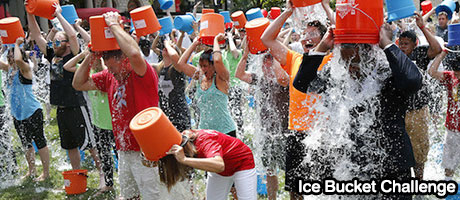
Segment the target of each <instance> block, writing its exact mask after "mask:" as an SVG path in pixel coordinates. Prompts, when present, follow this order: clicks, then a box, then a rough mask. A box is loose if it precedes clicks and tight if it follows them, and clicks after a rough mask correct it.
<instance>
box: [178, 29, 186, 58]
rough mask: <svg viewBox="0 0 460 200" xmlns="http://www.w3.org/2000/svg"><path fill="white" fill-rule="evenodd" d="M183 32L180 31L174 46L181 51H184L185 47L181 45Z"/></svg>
mask: <svg viewBox="0 0 460 200" xmlns="http://www.w3.org/2000/svg"><path fill="white" fill-rule="evenodd" d="M184 37H185V32H184V31H180V36H179V39H178V40H177V43H176V46H177V47H178V48H179V49H180V50H181V53H182V52H184V51H185V48H183V47H182V42H183V41H184Z"/></svg>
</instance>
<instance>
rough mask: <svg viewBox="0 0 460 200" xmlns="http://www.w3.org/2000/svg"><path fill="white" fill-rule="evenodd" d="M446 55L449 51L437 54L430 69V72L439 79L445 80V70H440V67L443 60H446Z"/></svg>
mask: <svg viewBox="0 0 460 200" xmlns="http://www.w3.org/2000/svg"><path fill="white" fill-rule="evenodd" d="M446 56H447V51H442V52H441V54H439V55H438V56H436V58H435V59H434V61H433V64H431V67H430V68H429V69H428V74H429V75H430V76H431V77H433V78H435V79H436V80H438V81H443V80H444V74H443V72H442V71H438V69H439V65H441V62H442V60H444V58H445V57H446Z"/></svg>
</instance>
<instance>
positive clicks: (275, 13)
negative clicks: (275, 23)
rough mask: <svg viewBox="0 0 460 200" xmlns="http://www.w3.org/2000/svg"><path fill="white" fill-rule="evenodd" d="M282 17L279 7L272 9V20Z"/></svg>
mask: <svg viewBox="0 0 460 200" xmlns="http://www.w3.org/2000/svg"><path fill="white" fill-rule="evenodd" d="M280 15H281V9H280V8H278V7H272V9H271V10H270V19H276V18H277V17H278V16H280Z"/></svg>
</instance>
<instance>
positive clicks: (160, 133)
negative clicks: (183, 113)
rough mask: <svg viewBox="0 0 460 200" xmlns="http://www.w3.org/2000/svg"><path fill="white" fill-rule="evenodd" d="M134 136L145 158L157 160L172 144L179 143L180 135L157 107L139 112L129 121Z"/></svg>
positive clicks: (164, 154)
mask: <svg viewBox="0 0 460 200" xmlns="http://www.w3.org/2000/svg"><path fill="white" fill-rule="evenodd" d="M129 128H130V129H131V131H132V132H133V135H134V138H136V141H137V143H138V144H139V146H140V147H141V150H142V152H143V153H144V155H145V158H147V160H151V161H158V160H160V158H163V157H164V156H166V152H168V151H169V149H171V147H172V146H173V145H174V144H177V145H180V143H181V141H182V135H181V134H180V133H179V131H177V129H176V127H174V125H173V124H172V123H171V121H169V119H168V117H167V116H166V115H165V114H164V112H163V111H162V110H161V109H160V108H158V107H151V108H147V109H145V110H143V111H141V112H139V113H138V114H137V115H136V116H134V118H133V119H132V120H131V122H130V123H129Z"/></svg>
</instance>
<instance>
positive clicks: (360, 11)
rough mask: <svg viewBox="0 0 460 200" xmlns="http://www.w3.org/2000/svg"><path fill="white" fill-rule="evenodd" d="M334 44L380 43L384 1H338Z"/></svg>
mask: <svg viewBox="0 0 460 200" xmlns="http://www.w3.org/2000/svg"><path fill="white" fill-rule="evenodd" d="M336 10H337V11H336V29H335V30H334V36H335V38H334V43H335V44H340V43H368V44H376V43H378V42H379V31H380V26H382V24H383V0H375V1H372V2H370V1H368V0H337V4H336Z"/></svg>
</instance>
